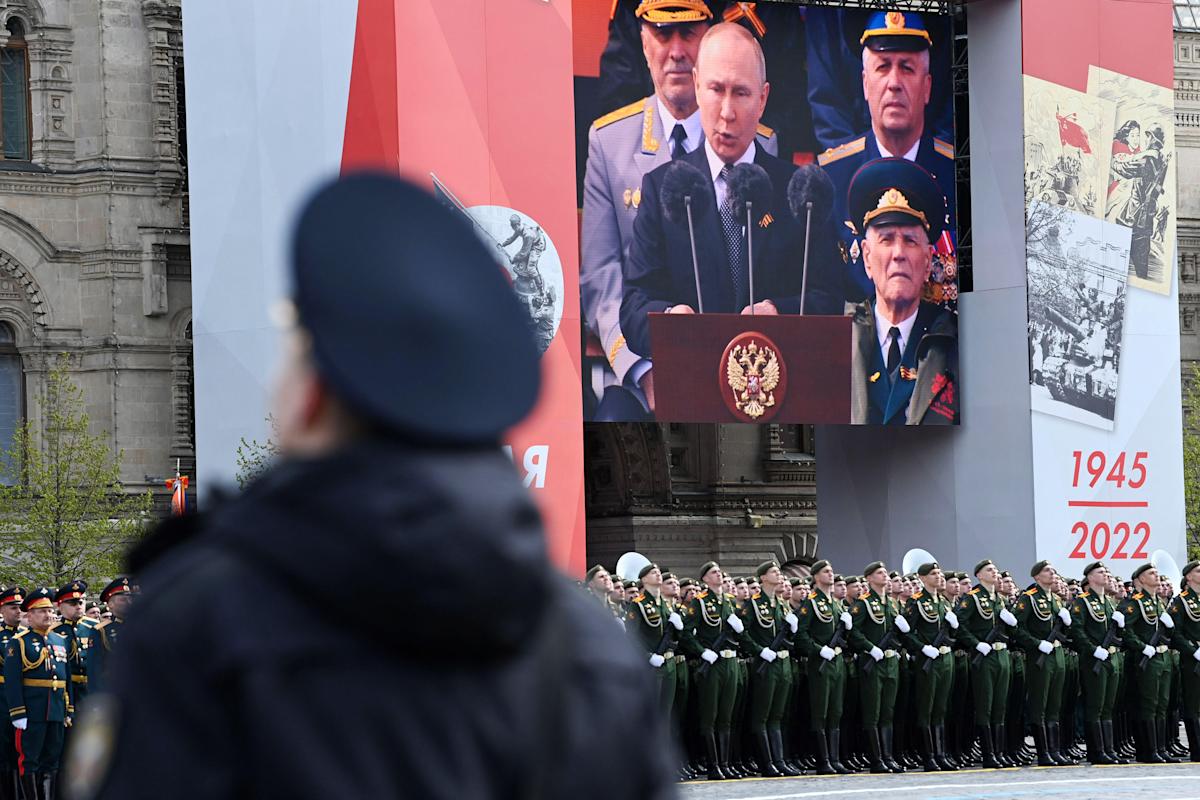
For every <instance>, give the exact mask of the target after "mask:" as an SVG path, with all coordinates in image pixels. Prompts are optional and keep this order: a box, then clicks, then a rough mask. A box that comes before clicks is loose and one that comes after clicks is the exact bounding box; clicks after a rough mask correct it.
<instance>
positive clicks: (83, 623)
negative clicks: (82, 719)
mask: <svg viewBox="0 0 1200 800" xmlns="http://www.w3.org/2000/svg"><path fill="white" fill-rule="evenodd" d="M86 601H87V581H81V580H74V581H71V582H70V583H68V584H67V585H66V586H63V587H62V588H61V589H59V590H58V592H56V593H55V595H54V602H55V604H56V605H57V606H58V615H59V617H60V618H61V619H62V622H60V623H59V624H58V625H57V626H55V628H54V630H55V632H56V633H61V634H62V635H63V636H65V637H66V638H67V641H68V642H69V643H70V645H69V647H68V648H67V660H68V661H69V663H70V667H71V683H72V684H74V689H75V704H76V705H82V704H83V700H84V698H85V697H87V655H88V650H89V649H90V648H91V645H92V637H93V635H94V634H95V631H96V628H97V627H99V623H97V622H96V621H95V620H94V619H92V618H91V617H88V616H86V615H84V613H83V609H84V604H85V602H86Z"/></svg>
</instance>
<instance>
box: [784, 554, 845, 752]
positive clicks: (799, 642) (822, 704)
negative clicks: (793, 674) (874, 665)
mask: <svg viewBox="0 0 1200 800" xmlns="http://www.w3.org/2000/svg"><path fill="white" fill-rule="evenodd" d="M828 566H829V564H828V562H825V561H818V562H817V563H816V564H814V565H813V574H814V575H815V574H816V573H818V572H820V571H821V570H822V569H824V568H825V567H828ZM843 613H844V610H843V609H842V606H841V604H840V603H838V602H837V601H836V600H834V599H833V598H832V597H830V596H829V595H827V594H826V593H825V592H824V591H822V590H821V589H820V588H815V589H814V590H813V592H812V593H810V594H809V596H808V600H807V601H806V602H805V603H804V604H803V605H801V606H800V614H799V626H798V627H797V629H796V647H797V649H798V650H799V651H800V652H801V653H802V654H803V655H804V656H805V657H807V659H808V666H807V670H806V674H807V678H808V702H809V713H810V717H811V722H812V729H813V732H814V733H815V734H816V735H815V737H814V741H815V743H816V745H817V757H818V765H817V771H818V773H820V774H830V773H833V772H837V773H845V772H848V770H846V769H845V767H843V766H841V763H840V762H839V760H838V757H839V755H840V752H839V748H840V746H841V719H842V699H843V692H844V691H845V686H846V664H845V661H844V659H843V655H842V645H841V644H839V643H838V641H837V639H838V638H841V637H844V636H845V634H844V632H843V633H841V637H839V628H844V623H843V622H842V621H840V617H841V615H842V614H843ZM847 616H849V615H847Z"/></svg>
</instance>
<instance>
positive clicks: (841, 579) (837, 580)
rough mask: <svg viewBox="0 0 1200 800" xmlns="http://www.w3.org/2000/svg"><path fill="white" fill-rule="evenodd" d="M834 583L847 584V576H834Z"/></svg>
mask: <svg viewBox="0 0 1200 800" xmlns="http://www.w3.org/2000/svg"><path fill="white" fill-rule="evenodd" d="M833 582H834V583H845V582H846V576H845V575H840V574H839V575H834V576H833Z"/></svg>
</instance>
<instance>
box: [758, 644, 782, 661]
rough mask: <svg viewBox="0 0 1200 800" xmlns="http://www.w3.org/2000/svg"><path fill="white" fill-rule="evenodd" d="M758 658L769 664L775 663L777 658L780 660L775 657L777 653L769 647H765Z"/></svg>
mask: <svg viewBox="0 0 1200 800" xmlns="http://www.w3.org/2000/svg"><path fill="white" fill-rule="evenodd" d="M758 657H759V658H761V659H762V660H763V661H765V662H767V663H768V664H770V663H771V662H772V661H774V660H775V659H776V658H778V656H776V655H775V651H774V650H772V649H771V648H769V647H764V648H763V649H762V650H761V651H760V652H759V654H758Z"/></svg>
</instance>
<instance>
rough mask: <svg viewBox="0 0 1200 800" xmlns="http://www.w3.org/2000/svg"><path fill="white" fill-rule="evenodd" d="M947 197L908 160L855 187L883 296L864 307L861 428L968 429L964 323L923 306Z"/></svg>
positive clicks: (882, 164)
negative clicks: (964, 425) (962, 390)
mask: <svg viewBox="0 0 1200 800" xmlns="http://www.w3.org/2000/svg"><path fill="white" fill-rule="evenodd" d="M940 198H941V194H940V191H939V189H938V187H937V184H936V183H935V182H934V180H933V178H932V177H931V176H930V174H929V173H928V172H927V171H926V170H925V169H923V168H922V167H921V166H919V165H918V164H914V163H913V162H911V161H906V160H905V159H902V158H885V159H879V160H876V161H872V162H870V163H868V164H866V165H865V166H864V167H862V169H860V170H859V171H858V172H857V173H856V174H855V175H854V177H853V178H852V179H851V180H850V189H849V205H850V209H851V213H852V214H853V218H854V222H855V225H856V226H857V230H861V231H863V260H864V263H865V268H866V272H867V274H868V275H869V276H870V278H871V280H872V281H873V282H874V284H875V286H876V292H875V296H874V298H873V299H871V300H867V301H866V302H864V303H862V304H861V305H859V306H858V307H857V308H856V309H855V313H854V332H853V337H852V338H853V344H852V354H851V358H852V364H851V383H850V403H851V405H850V421H851V422H852V423H854V424H863V423H872V424H885V425H904V424H908V425H951V424H956V423H957V422H958V409H959V402H958V391H959V385H958V384H959V381H958V322H957V318H956V317H955V315H954V314H953V313H952V312H949V311H946V310H944V309H941V308H939V307H938V306H935V305H933V304H932V303H927V302H925V301H923V300H922V299H921V287H922V286H924V284H925V282H926V281H927V280H928V279H929V274H930V264H931V260H932V258H933V252H934V248H933V242H934V240H936V238H937V236H938V233H939V232H940V231H941V229H942V220H941V218H940V217H939V216H938V209H939V207H940V205H941V199H940Z"/></svg>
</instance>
